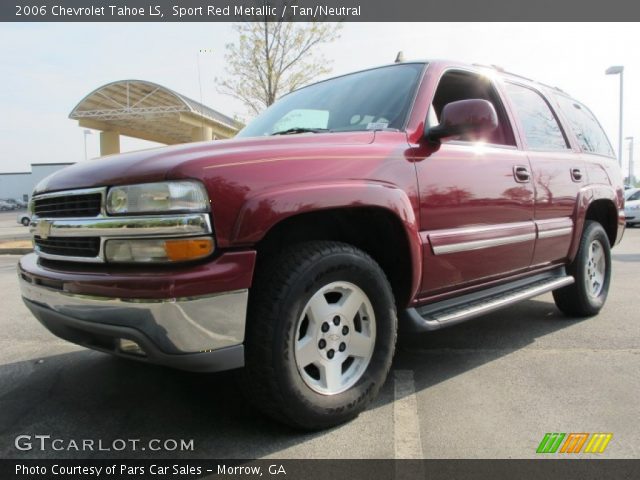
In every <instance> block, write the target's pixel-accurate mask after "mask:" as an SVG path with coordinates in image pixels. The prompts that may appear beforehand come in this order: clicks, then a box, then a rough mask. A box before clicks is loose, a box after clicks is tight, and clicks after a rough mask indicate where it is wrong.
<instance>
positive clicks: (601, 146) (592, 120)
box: [556, 95, 614, 157]
mask: <svg viewBox="0 0 640 480" xmlns="http://www.w3.org/2000/svg"><path fill="white" fill-rule="evenodd" d="M556 98H557V99H558V104H559V105H560V110H561V111H562V113H564V115H565V117H567V120H568V121H569V125H570V126H571V129H572V130H573V132H574V133H575V135H576V137H577V138H578V143H580V148H582V150H583V151H585V152H588V153H597V154H599V155H606V156H607V157H613V156H614V154H613V149H612V148H611V144H610V143H609V140H608V139H607V135H606V134H605V133H604V130H602V127H601V126H600V124H599V123H598V120H596V117H595V116H594V115H593V113H591V110H589V109H588V108H587V107H585V106H584V105H583V104H581V103H580V102H576V101H575V100H573V99H571V98H569V97H565V96H564V95H556Z"/></svg>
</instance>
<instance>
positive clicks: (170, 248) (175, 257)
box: [164, 238, 213, 262]
mask: <svg viewBox="0 0 640 480" xmlns="http://www.w3.org/2000/svg"><path fill="white" fill-rule="evenodd" d="M164 248H165V251H166V252H167V258H168V259H169V260H170V261H172V262H184V261H187V260H196V259H198V258H204V257H206V256H209V255H211V253H212V252H213V239H212V238H195V239H184V240H166V241H165V244H164Z"/></svg>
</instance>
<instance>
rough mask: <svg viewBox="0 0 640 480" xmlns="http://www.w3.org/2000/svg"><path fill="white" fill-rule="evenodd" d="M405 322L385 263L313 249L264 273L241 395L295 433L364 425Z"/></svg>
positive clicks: (252, 308)
mask: <svg viewBox="0 0 640 480" xmlns="http://www.w3.org/2000/svg"><path fill="white" fill-rule="evenodd" d="M396 330H397V320H396V311H395V306H394V300H393V295H392V293H391V288H390V286H389V283H388V281H387V279H386V277H385V275H384V272H383V271H382V269H381V268H380V267H379V266H378V264H377V263H376V262H375V261H374V260H373V259H372V258H371V257H369V256H368V255H367V254H365V253H364V252H362V251H360V250H358V249H356V248H354V247H352V246H350V245H347V244H343V243H338V242H309V243H304V244H299V245H296V246H293V247H291V248H289V249H288V250H286V251H284V252H282V253H281V254H280V255H278V256H277V257H275V258H272V259H270V260H267V261H266V262H264V263H260V264H259V265H258V270H257V273H256V281H255V283H254V285H253V287H252V289H251V294H250V303H249V315H248V323H247V338H246V342H245V346H246V367H245V369H244V372H243V375H242V384H241V386H242V388H243V389H244V390H245V391H246V393H247V397H248V399H249V400H251V401H252V402H253V403H254V404H255V405H256V406H257V407H259V408H260V409H261V410H263V411H264V412H266V413H267V414H269V415H271V416H272V417H274V418H276V419H278V420H280V421H283V422H285V423H287V424H289V425H292V426H294V427H298V428H304V429H320V428H328V427H331V426H334V425H337V424H340V423H343V422H345V421H348V420H350V419H352V418H354V417H356V416H357V415H358V414H359V413H360V412H361V411H362V410H364V409H365V408H366V406H367V404H368V403H369V402H370V401H371V400H372V399H373V398H374V397H375V396H376V394H377V392H378V390H379V389H380V387H381V386H382V384H383V383H384V381H385V378H386V376H387V373H388V371H389V368H390V366H391V360H392V357H393V352H394V348H395V341H396Z"/></svg>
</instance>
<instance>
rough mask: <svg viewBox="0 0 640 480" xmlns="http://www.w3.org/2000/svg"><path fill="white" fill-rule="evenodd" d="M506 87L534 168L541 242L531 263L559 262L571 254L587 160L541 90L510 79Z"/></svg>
mask: <svg viewBox="0 0 640 480" xmlns="http://www.w3.org/2000/svg"><path fill="white" fill-rule="evenodd" d="M503 85H504V91H505V93H506V96H507V98H508V101H509V104H510V107H511V110H512V112H513V113H514V116H515V118H516V124H517V126H518V130H519V132H520V136H521V140H522V142H523V144H524V147H525V149H526V150H527V154H528V156H529V161H530V164H531V168H532V179H533V187H534V191H535V206H534V207H535V213H534V219H535V224H536V231H537V241H536V246H535V251H534V254H533V258H532V262H531V263H532V266H540V265H544V264H550V263H554V262H560V261H562V260H564V259H566V257H567V255H568V253H569V247H570V244H571V239H572V233H573V228H574V212H575V207H576V200H577V197H578V192H579V190H580V188H582V186H583V185H584V184H585V182H586V171H585V165H584V161H583V160H582V157H581V155H580V154H579V153H578V152H576V151H574V150H573V149H572V148H571V146H570V143H569V139H568V136H567V134H566V132H564V130H563V128H562V126H561V123H560V121H559V119H558V115H557V113H556V112H555V110H554V109H553V108H552V106H551V104H550V103H549V102H548V100H547V99H546V98H545V97H544V96H543V94H542V93H541V92H540V91H538V90H536V89H534V88H532V87H530V86H529V85H523V84H519V83H516V82H512V81H507V82H505V83H504V84H503Z"/></svg>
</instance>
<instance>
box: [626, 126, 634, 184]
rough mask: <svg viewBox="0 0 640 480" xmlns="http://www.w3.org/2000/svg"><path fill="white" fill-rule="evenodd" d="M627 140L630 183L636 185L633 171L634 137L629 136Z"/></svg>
mask: <svg viewBox="0 0 640 480" xmlns="http://www.w3.org/2000/svg"><path fill="white" fill-rule="evenodd" d="M625 140H629V185H631V186H632V187H635V186H636V183H635V181H634V172H633V137H627V138H625Z"/></svg>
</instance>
